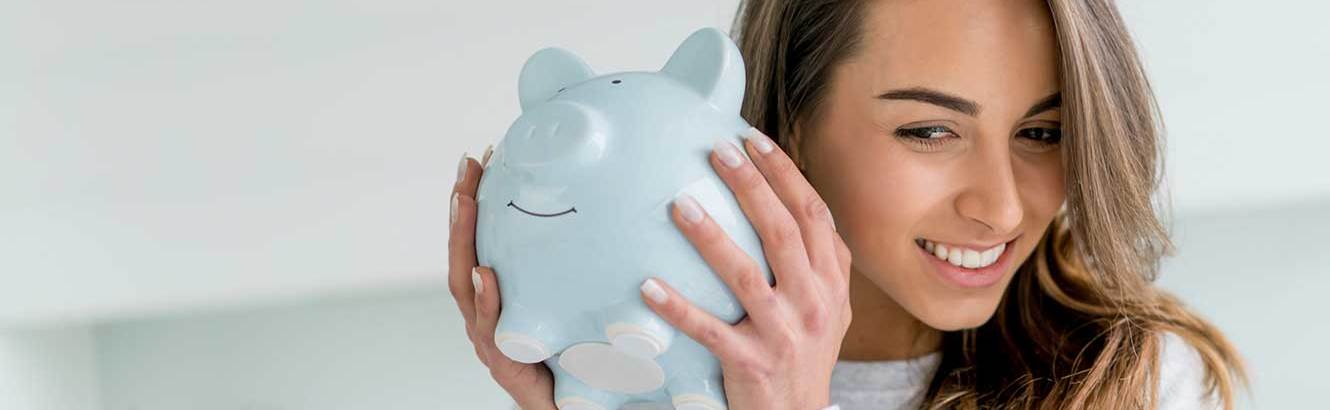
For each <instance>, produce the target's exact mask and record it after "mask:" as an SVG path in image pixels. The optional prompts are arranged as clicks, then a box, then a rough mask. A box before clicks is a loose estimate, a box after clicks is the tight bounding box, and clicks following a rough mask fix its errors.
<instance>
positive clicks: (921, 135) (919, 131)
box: [896, 125, 960, 148]
mask: <svg viewBox="0 0 1330 410" xmlns="http://www.w3.org/2000/svg"><path fill="white" fill-rule="evenodd" d="M896 137H898V138H901V139H905V140H907V141H910V142H911V143H914V144H919V145H923V146H925V147H927V148H937V147H940V146H941V145H942V144H946V143H947V140H950V139H952V138H959V137H960V136H958V135H956V133H955V132H954V131H952V130H951V128H947V127H943V126H940V125H932V126H926V127H915V128H897V129H896Z"/></svg>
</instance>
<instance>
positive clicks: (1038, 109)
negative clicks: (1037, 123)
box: [1025, 92, 1062, 118]
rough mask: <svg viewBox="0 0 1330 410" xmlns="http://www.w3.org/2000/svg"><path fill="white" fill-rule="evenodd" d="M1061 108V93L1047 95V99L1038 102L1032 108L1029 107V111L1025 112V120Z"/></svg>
mask: <svg viewBox="0 0 1330 410" xmlns="http://www.w3.org/2000/svg"><path fill="white" fill-rule="evenodd" d="M1061 106H1062V93H1060V92H1057V93H1053V94H1052V95H1049V96H1047V97H1044V99H1042V100H1039V102H1037V103H1034V106H1031V107H1030V110H1029V111H1026V112H1025V118H1030V117H1033V116H1035V115H1038V114H1039V113H1042V112H1044V111H1048V110H1051V109H1054V108H1058V107H1061Z"/></svg>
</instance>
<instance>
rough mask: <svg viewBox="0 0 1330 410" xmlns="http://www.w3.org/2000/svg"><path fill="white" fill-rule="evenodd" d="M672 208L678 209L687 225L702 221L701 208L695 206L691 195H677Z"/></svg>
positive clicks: (694, 200)
mask: <svg viewBox="0 0 1330 410" xmlns="http://www.w3.org/2000/svg"><path fill="white" fill-rule="evenodd" d="M674 206H675V207H676V208H679V213H680V214H682V215H683V219H684V220H685V221H688V223H698V222H700V221H701V220H702V206H700V205H698V204H697V200H696V199H693V196H692V195H688V194H679V196H678V197H677V198H674Z"/></svg>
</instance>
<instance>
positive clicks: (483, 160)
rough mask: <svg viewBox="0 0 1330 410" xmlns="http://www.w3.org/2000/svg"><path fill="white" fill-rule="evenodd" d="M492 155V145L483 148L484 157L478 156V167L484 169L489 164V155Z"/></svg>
mask: <svg viewBox="0 0 1330 410" xmlns="http://www.w3.org/2000/svg"><path fill="white" fill-rule="evenodd" d="M492 154H494V145H493V144H491V145H486V146H485V155H481V156H480V167H481V168H485V167H487V166H489V164H490V155H492Z"/></svg>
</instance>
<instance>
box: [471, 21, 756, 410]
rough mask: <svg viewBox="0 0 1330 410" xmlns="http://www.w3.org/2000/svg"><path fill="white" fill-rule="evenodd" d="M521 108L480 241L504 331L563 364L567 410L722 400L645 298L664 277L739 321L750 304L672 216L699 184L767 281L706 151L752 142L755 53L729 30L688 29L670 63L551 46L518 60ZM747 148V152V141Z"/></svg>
mask: <svg viewBox="0 0 1330 410" xmlns="http://www.w3.org/2000/svg"><path fill="white" fill-rule="evenodd" d="M518 89H519V93H520V95H521V96H520V97H521V106H522V116H521V117H518V118H517V121H515V122H514V123H513V125H512V127H511V128H509V129H508V133H507V134H506V135H504V137H503V140H502V141H501V142H500V143H499V144H498V145H497V146H496V147H495V148H494V151H493V153H492V154H491V155H492V156H491V157H490V161H489V163H488V165H486V166H487V168H486V170H485V172H484V174H483V177H482V179H481V181H480V187H479V191H478V192H477V194H476V200H477V201H478V204H479V211H478V215H477V222H476V223H477V231H476V253H477V256H478V258H479V262H480V264H482V265H486V266H490V267H493V268H494V270H495V271H496V272H497V273H498V278H499V290H500V292H501V298H502V301H503V302H502V303H503V306H502V307H503V311H502V313H501V315H500V317H499V323H498V328H497V331H496V332H495V342H496V343H497V344H498V347H499V350H501V351H502V352H503V353H504V354H505V355H507V356H508V357H509V358H512V359H513V360H516V361H519V362H524V363H535V362H540V361H544V362H545V364H546V365H548V366H549V367H550V369H551V370H552V371H553V373H554V378H555V393H554V395H555V401H556V403H557V404H558V406H559V408H560V409H563V410H571V409H579V410H582V409H586V410H589V409H607V410H612V409H617V408H619V407H620V406H621V405H624V404H628V403H636V402H655V403H661V404H664V403H669V404H672V405H673V406H674V407H675V408H676V409H696V410H701V409H724V408H726V405H725V403H726V401H725V395H724V392H723V391H722V385H721V379H720V366H719V363H718V362H717V360H716V358H715V357H714V356H712V355H711V353H710V352H708V351H707V350H706V349H705V348H703V347H702V346H701V345H699V344H697V342H695V341H693V340H692V339H690V338H688V337H687V336H686V335H684V334H683V333H680V332H678V331H677V330H676V329H674V328H673V327H671V326H670V325H669V324H668V323H666V322H665V321H664V320H662V319H661V318H660V317H659V316H657V315H656V314H655V313H654V312H652V311H651V309H650V308H648V307H647V306H646V304H645V303H643V301H642V298H641V296H640V293H639V290H638V287H639V286H640V285H641V283H642V281H643V280H645V279H646V278H648V277H651V276H657V277H660V278H663V279H664V280H665V281H666V282H668V283H669V284H670V285H673V286H674V287H675V288H676V289H677V290H679V291H680V292H682V294H683V295H684V296H686V297H687V298H688V299H689V300H691V301H692V302H693V303H694V304H696V305H697V306H699V307H701V308H702V309H704V310H706V311H708V312H710V313H711V314H713V315H715V316H716V317H719V318H720V319H722V320H725V321H728V322H730V323H736V322H738V320H739V319H741V318H742V317H743V315H744V311H743V309H742V307H741V306H740V305H739V303H738V301H737V300H736V299H735V297H734V294H733V293H731V292H730V290H729V288H727V287H726V286H725V285H724V283H723V282H722V281H721V279H720V278H719V277H718V276H716V274H715V272H713V271H712V269H711V268H710V266H709V265H707V263H706V262H705V261H704V260H703V259H702V257H701V255H700V254H698V252H697V250H696V249H695V248H694V247H693V245H692V244H691V243H690V242H688V240H687V239H686V238H684V236H683V235H682V233H681V232H680V231H679V229H678V227H676V226H675V225H674V223H673V222H672V220H671V218H670V214H671V209H670V208H671V201H672V200H673V199H674V198H675V197H676V196H678V195H680V194H681V193H688V194H691V195H692V196H693V197H694V198H696V199H697V201H698V202H699V203H700V204H701V205H702V207H703V208H704V209H706V211H707V212H708V214H709V215H710V216H711V218H712V219H714V220H715V221H716V222H717V223H719V224H720V226H721V227H723V228H724V230H725V231H726V232H727V233H729V235H730V238H731V239H732V240H733V241H734V242H735V243H737V244H738V245H739V246H740V247H741V248H742V249H743V250H744V251H746V252H747V253H748V254H749V256H750V257H752V258H753V260H754V261H756V262H757V263H758V264H759V265H760V266H761V268H762V270H763V271H764V272H765V273H766V275H767V280H768V282H771V281H772V277H771V273H770V269H769V268H768V267H767V264H766V258H765V257H764V255H763V253H762V248H761V243H760V242H759V240H758V238H757V234H756V232H755V231H754V230H753V227H752V226H751V225H750V224H749V222H748V220H747V218H745V217H744V214H743V212H742V210H741V209H740V208H739V205H738V202H736V200H735V198H734V196H733V194H732V193H731V192H730V190H729V188H728V187H727V186H726V185H725V183H724V182H723V181H722V180H721V179H720V178H719V177H718V176H717V175H716V174H715V170H714V169H713V168H712V167H711V165H710V163H709V162H708V158H709V155H710V152H711V149H712V146H713V144H714V143H715V142H716V141H717V140H718V139H723V140H728V141H730V142H733V143H734V144H736V145H738V146H740V147H742V146H743V145H742V142H741V141H742V139H741V138H742V135H743V134H744V133H745V132H746V131H747V130H748V128H749V125H748V124H747V123H746V122H745V121H744V120H743V119H742V118H740V117H739V104H740V102H742V100H743V91H744V66H743V59H742V57H741V56H740V55H739V50H738V48H737V47H735V45H734V43H733V42H731V41H730V39H729V38H728V37H726V36H725V35H724V34H723V33H721V32H720V31H717V30H714V29H702V30H699V31H697V32H695V33H693V34H692V35H691V36H689V37H688V39H687V40H685V41H684V43H683V44H682V45H680V46H679V48H678V49H677V50H676V51H675V52H674V54H673V55H672V56H671V57H670V59H669V61H668V62H666V64H665V67H664V68H663V69H661V70H660V71H659V72H624V73H614V74H605V75H600V76H597V75H595V74H594V73H593V72H592V71H591V69H590V68H589V67H588V66H587V65H586V63H584V62H582V60H581V59H579V58H578V57H577V56H575V55H573V54H572V53H569V52H567V51H564V50H561V49H557V48H548V49H544V50H541V51H539V52H537V53H536V54H535V55H532V56H531V58H530V59H529V60H527V62H526V65H525V66H524V67H523V68H522V74H521V79H520V80H519V83H518ZM745 155H746V153H745Z"/></svg>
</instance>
